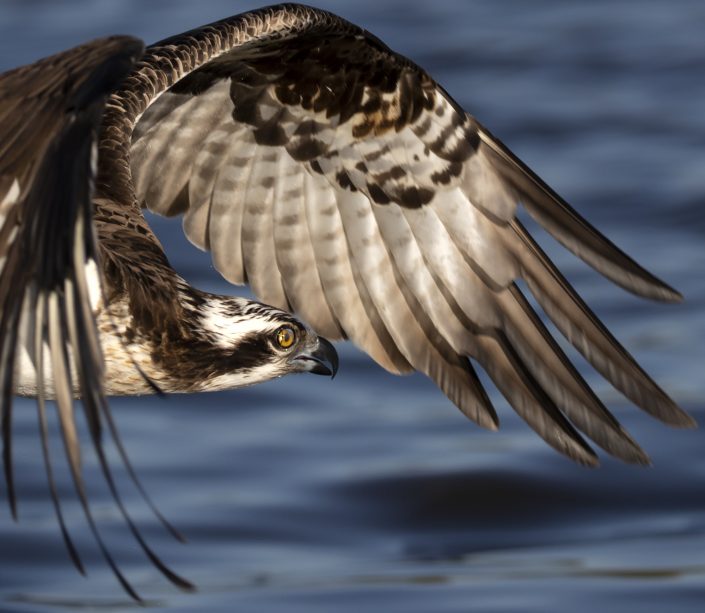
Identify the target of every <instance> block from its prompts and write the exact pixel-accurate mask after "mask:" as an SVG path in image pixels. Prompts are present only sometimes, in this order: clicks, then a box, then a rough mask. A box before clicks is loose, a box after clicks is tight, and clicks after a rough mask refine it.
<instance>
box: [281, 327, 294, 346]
mask: <svg viewBox="0 0 705 613" xmlns="http://www.w3.org/2000/svg"><path fill="white" fill-rule="evenodd" d="M295 340H296V332H294V329H293V328H290V327H289V326H282V327H281V328H279V330H277V344H278V345H279V346H280V347H281V348H282V349H289V347H291V346H292V345H293V344H294V341H295Z"/></svg>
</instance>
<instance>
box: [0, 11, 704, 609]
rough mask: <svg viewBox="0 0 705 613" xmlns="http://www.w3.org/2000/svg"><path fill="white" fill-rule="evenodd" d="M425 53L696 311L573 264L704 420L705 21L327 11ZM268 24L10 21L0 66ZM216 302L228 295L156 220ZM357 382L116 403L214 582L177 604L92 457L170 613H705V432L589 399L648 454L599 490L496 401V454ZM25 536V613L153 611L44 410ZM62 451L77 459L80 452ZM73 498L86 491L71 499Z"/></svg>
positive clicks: (459, 428) (436, 400)
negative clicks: (83, 493)
mask: <svg viewBox="0 0 705 613" xmlns="http://www.w3.org/2000/svg"><path fill="white" fill-rule="evenodd" d="M318 4H319V6H322V7H324V8H329V9H332V10H334V11H336V12H338V13H340V14H342V15H344V16H346V17H348V18H349V19H351V20H353V21H355V22H357V23H359V24H361V25H363V26H365V27H367V28H368V29H370V30H372V31H373V32H374V33H376V34H377V35H379V36H380V37H382V38H383V39H384V40H385V41H386V42H388V43H389V44H390V45H391V46H393V47H394V48H396V49H397V50H399V51H401V52H403V53H405V54H406V55H408V56H410V57H412V58H413V59H414V60H416V61H417V62H418V63H420V64H421V65H422V66H424V67H426V68H427V69H428V70H429V71H431V72H432V74H433V75H434V76H435V77H436V78H437V79H438V80H439V81H440V82H441V83H442V84H443V85H444V86H445V87H446V88H447V89H448V91H449V92H451V93H452V94H453V95H454V96H455V97H456V98H457V100H458V101H459V102H460V103H461V104H462V105H463V106H464V107H465V108H467V109H468V110H469V111H471V112H472V113H473V114H475V115H476V116H477V117H478V118H479V119H480V120H481V121H482V122H483V123H484V124H485V125H487V126H488V127H489V128H490V129H491V130H492V131H493V132H494V133H496V134H497V135H498V136H500V137H501V138H502V139H503V140H504V141H505V142H506V144H507V145H508V146H510V147H511V148H512V149H513V150H515V151H516V152H517V153H518V154H519V155H520V156H521V157H522V158H523V159H524V160H525V161H527V162H528V163H529V164H530V165H531V166H532V167H533V168H534V169H535V170H536V171H537V172H538V173H539V174H540V175H541V176H542V177H544V178H545V179H546V180H547V181H548V182H549V183H550V184H551V185H553V186H554V187H555V188H556V189H557V190H558V191H559V192H560V193H562V194H563V195H564V196H565V197H566V198H568V200H570V202H571V203H573V204H574V205H575V206H576V207H577V208H578V209H579V210H580V211H581V212H582V213H583V214H584V215H586V216H587V217H588V218H589V219H591V220H592V221H593V222H594V223H596V224H597V225H598V226H599V227H600V228H601V229H602V230H603V231H604V232H606V233H607V234H608V235H609V236H610V237H611V238H613V239H614V240H616V241H617V242H618V243H619V244H620V245H621V246H622V247H623V248H625V249H626V250H627V251H628V252H630V253H631V254H632V255H633V256H635V257H636V258H637V259H638V260H640V261H641V262H642V263H644V264H645V265H647V266H648V267H649V268H650V269H651V270H653V271H654V272H655V273H656V274H658V275H659V276H661V277H663V278H665V279H666V280H667V281H668V282H669V283H671V284H673V285H674V286H675V287H677V288H678V289H679V290H681V291H682V292H683V293H684V295H685V296H686V301H685V303H684V304H683V305H680V306H672V305H671V306H666V305H658V304H649V303H647V302H644V301H641V300H639V299H636V298H634V297H632V296H630V295H627V294H625V293H624V292H622V291H621V290H619V289H617V288H615V287H613V286H611V285H610V284H609V283H608V282H607V281H605V280H603V279H601V278H600V277H599V276H598V275H596V274H594V273H593V272H591V271H590V270H588V269H587V268H586V267H585V266H584V265H583V264H582V263H581V262H579V261H578V260H576V259H575V258H573V257H572V256H570V255H567V254H565V253H564V252H562V250H561V249H560V248H557V247H555V245H554V244H552V243H551V242H550V241H547V242H545V245H546V247H547V248H548V249H549V251H550V252H551V254H553V255H554V256H555V258H556V259H557V260H558V261H559V263H560V265H561V267H562V268H563V270H565V271H566V273H567V275H568V276H569V278H570V279H571V280H572V281H573V282H574V283H575V285H576V286H577V287H578V288H579V290H580V291H581V293H582V294H583V295H584V297H585V298H586V299H587V300H588V302H590V303H591V304H592V305H593V307H594V308H595V310H596V311H597V312H598V314H599V315H600V316H601V317H602V318H603V319H604V321H605V322H606V323H607V324H608V325H609V326H610V327H611V328H612V329H613V330H614V331H615V333H616V334H617V336H618V337H619V338H620V339H621V340H622V341H623V342H624V343H625V344H626V346H627V347H628V348H629V349H630V350H631V351H632V352H633V353H634V354H635V355H636V356H637V357H638V359H639V360H640V361H641V363H642V364H643V365H644V366H645V367H646V369H647V370H648V371H649V372H650V373H651V374H652V375H653V376H654V377H655V378H656V379H657V381H659V382H660V383H661V384H662V385H663V386H664V387H665V388H666V389H667V390H668V391H669V392H670V393H671V394H672V395H673V397H674V398H675V399H676V400H677V401H679V402H680V403H681V405H682V406H683V407H684V408H686V409H687V410H689V411H690V412H691V413H692V414H693V415H694V416H695V417H696V418H697V419H699V420H700V422H701V423H702V422H705V405H704V403H703V398H705V377H703V365H705V348H704V347H705V345H704V343H703V339H705V283H703V279H704V276H705V275H704V273H703V270H705V214H704V213H703V210H702V209H703V205H704V204H705V113H704V112H703V108H705V35H704V33H705V3H703V2H702V0H676V1H670V2H661V1H659V0H643V1H641V2H637V1H633V2H632V1H628V0H617V1H606V0H605V1H593V2H566V1H555V2H549V1H547V0H543V1H539V0H535V1H534V2H531V3H529V2H524V1H520V0H514V1H506V2H496V1H491V0H477V1H474V2H469V1H461V0H456V1H446V2H440V1H437V2H433V3H431V2H426V1H424V0H413V1H412V0H405V1H403V2H402V1H393V2H385V3H381V2H372V1H370V0H357V1H352V0H349V1H347V0H346V1H341V2H332V1H330V2H319V3H318ZM254 6H256V4H255V3H253V2H237V1H235V0H230V1H224V0H217V1H210V2H192V1H176V0H170V1H156V0H152V1H151V2H138V1H137V0H129V1H127V0H122V1H120V2H116V1H115V2H114V1H110V0H99V1H95V2H88V1H79V0H63V1H62V2H55V1H50V0H46V1H39V0H33V1H28V0H22V1H20V0H3V2H2V4H0V68H1V69H6V68H10V67H12V66H14V65H16V64H19V63H23V62H28V61H31V60H33V59H37V58H39V57H41V56H43V55H46V54H48V53H50V52H53V51H57V50H60V49H62V48H65V47H68V46H70V45H73V44H76V43H79V42H82V41H84V40H86V39H89V38H93V37H96V36H98V35H103V34H106V33H117V32H120V33H132V34H135V35H138V36H140V37H142V38H144V39H145V40H147V41H154V40H157V39H160V38H162V37H165V36H167V35H170V34H173V33H176V32H180V31H183V30H186V29H189V28H191V27H194V26H197V25H200V24H202V23H206V22H209V21H212V20H215V19H218V18H221V17H225V16H227V15H230V14H233V13H237V12H240V11H241V10H245V9H247V8H251V7H254ZM155 225H156V226H157V228H158V230H159V233H160V236H162V237H163V239H164V242H165V244H166V245H167V252H168V254H169V256H170V258H171V259H172V261H173V263H174V264H175V266H176V268H177V269H179V270H180V271H181V272H182V273H183V274H184V275H185V276H186V277H187V278H188V279H189V280H190V281H191V282H193V283H195V284H197V285H199V286H200V287H203V288H207V289H215V290H218V291H223V292H228V291H231V290H230V289H229V288H228V287H227V286H226V284H225V283H224V282H223V281H221V280H220V278H219V277H218V276H217V274H215V273H214V272H213V269H212V267H211V266H210V262H209V259H208V257H207V256H201V255H200V254H199V253H198V252H197V251H195V250H194V249H193V248H191V247H189V246H188V245H187V244H186V243H185V241H184V240H183V239H182V238H180V236H179V227H178V224H170V223H166V222H163V221H155ZM340 353H341V360H342V365H341V369H340V373H339V376H338V377H337V378H336V380H335V381H333V382H330V381H328V380H325V379H322V378H313V377H305V376H299V377H290V378H288V379H285V380H281V381H277V382H275V383H272V384H267V385H263V386H259V387H257V388H253V389H248V390H244V391H239V392H232V393H219V394H211V395H207V396H204V395H201V396H179V397H171V398H168V399H158V398H144V399H140V398H137V399H118V400H115V401H114V402H113V403H112V406H113V409H114V412H115V414H116V415H117V416H118V421H119V425H120V427H121V431H122V434H123V439H124V441H125V443H126V445H127V447H128V449H129V451H130V454H131V456H132V458H133V461H134V463H135V465H136V466H137V467H138V470H139V473H140V475H141V476H142V478H143V480H144V481H145V483H146V485H147V487H148V489H149V491H150V492H151V493H152V494H153V496H154V498H155V499H156V500H157V502H158V504H159V506H160V508H161V509H162V510H163V511H164V512H165V513H166V514H167V515H168V517H169V518H170V519H171V520H172V521H173V523H175V524H176V525H177V526H178V527H179V528H180V529H181V530H182V531H183V532H184V533H185V534H186V535H187V537H188V539H189V541H190V542H189V544H188V545H180V544H178V543H175V542H174V541H172V540H171V539H170V538H169V537H168V536H167V535H166V534H165V533H164V531H163V530H162V529H161V528H160V526H159V525H158V524H157V523H156V521H155V520H154V519H153V517H151V516H150V515H149V513H148V511H147V510H146V509H144V508H143V506H142V505H141V504H140V503H139V500H138V498H137V496H136V495H135V494H134V493H133V492H131V490H129V489H128V490H127V494H128V495H127V498H128V500H129V501H130V504H131V507H132V508H133V509H134V513H135V516H136V518H137V519H138V521H139V523H140V525H141V526H142V527H143V529H144V531H145V534H146V535H147V536H148V538H149V541H150V543H151V544H152V545H153V546H154V548H155V549H156V550H157V551H158V552H160V553H161V554H162V555H163V556H164V558H165V559H166V560H168V561H169V562H170V563H171V564H172V565H173V566H174V567H175V568H176V569H177V570H178V571H179V572H181V573H182V574H184V575H185V576H187V577H189V578H190V579H191V580H193V581H195V582H196V583H197V584H198V587H199V591H198V592H197V593H195V594H182V593H180V592H178V591H176V590H174V589H173V588H171V587H170V586H169V585H168V584H166V582H165V581H164V580H163V579H161V577H160V576H159V574H158V573H157V572H156V571H155V570H154V569H153V568H152V567H151V566H150V564H149V563H148V562H146V561H145V559H144V557H143V556H142V555H141V554H140V553H139V551H138V550H137V549H136V548H135V546H134V544H133V543H132V541H131V540H130V538H129V535H127V534H126V531H125V529H124V527H123V526H122V523H121V522H120V520H119V517H118V516H117V513H116V510H115V509H114V507H113V506H112V505H111V503H110V498H109V497H108V495H107V493H106V492H105V488H104V487H103V486H102V485H101V481H100V479H99V478H98V475H97V470H96V466H95V463H94V461H93V460H92V459H91V458H90V457H89V454H87V457H86V472H87V474H88V476H89V479H90V483H91V487H90V489H91V491H92V496H93V499H94V500H95V501H96V504H95V510H96V515H97V516H98V518H99V521H100V524H101V526H102V527H103V529H104V531H105V534H106V537H107V539H108V540H109V542H110V543H111V546H112V549H113V551H114V552H115V554H116V556H117V557H118V558H119V560H120V562H121V564H122V566H123V568H124V569H125V571H126V573H127V574H128V576H129V577H130V579H131V580H132V581H133V582H134V584H135V586H136V587H137V589H138V590H139V591H140V592H141V594H142V595H143V596H144V597H145V598H147V599H148V602H149V604H150V605H152V606H154V608H159V609H164V610H177V609H178V610H184V611H205V610H208V611H233V610H235V611H258V612H265V613H267V612H275V611H276V612H284V611H286V612H290V611H304V612H319V611H320V612H328V611H336V612H338V611H344V612H347V611H349V612H353V611H354V612H357V611H361V610H365V611H375V612H377V611H384V612H392V611H404V612H450V611H483V612H484V611H535V612H545V611H561V612H563V611H570V612H573V611H577V612H582V611H585V612H588V611H590V612H592V611H620V612H625V611H640V612H642V613H643V612H651V611H652V612H660V611H666V610H667V611H669V612H673V611H700V610H702V607H703V603H705V440H704V439H705V436H704V435H703V431H702V430H696V431H687V432H685V431H677V430H672V429H669V428H667V427H664V426H662V425H661V424H659V423H656V422H655V421H654V420H652V419H651V418H649V417H648V416H646V415H645V414H642V413H641V412H639V411H637V410H635V409H634V408H633V407H631V406H629V404H628V402H627V401H625V400H624V399H623V398H622V397H621V396H619V395H618V394H617V393H616V392H614V391H613V390H611V389H610V388H609V386H608V385H607V384H606V383H604V382H603V381H602V380H601V379H600V378H599V377H598V376H596V375H595V374H594V373H593V372H592V371H591V370H590V369H589V368H588V367H587V366H585V365H584V364H583V363H582V362H578V363H579V365H580V368H581V370H582V371H583V372H584V373H585V376H586V377H587V378H588V380H589V381H590V382H591V383H593V384H594V386H595V388H596V390H597V391H598V393H600V395H601V396H602V397H603V398H604V399H605V400H606V401H607V403H608V404H609V406H610V408H612V409H613V410H614V412H615V413H616V414H617V416H618V417H619V419H620V420H622V421H623V422H624V424H625V425H626V427H627V428H628V429H629V430H630V431H631V432H632V434H633V435H634V436H635V437H636V438H637V439H638V440H639V441H640V442H641V443H642V444H643V446H644V447H645V448H646V449H647V451H648V452H649V453H650V454H651V456H652V459H653V461H654V466H653V467H652V468H649V469H644V468H635V467H630V466H625V465H622V464H619V463H618V462H615V461H612V460H610V459H609V458H604V459H603V466H602V468H600V469H597V470H587V469H584V468H580V467H578V466H575V465H573V464H572V463H570V462H569V461H567V460H565V459H563V458H562V457H560V456H558V455H557V454H556V453H555V452H553V451H552V450H551V449H549V448H548V447H546V446H545V445H544V444H543V442H542V441H540V440H539V439H538V438H537V437H536V436H535V435H534V434H533V433H532V432H530V431H529V430H528V428H527V427H525V426H524V425H523V423H522V422H520V421H519V420H518V419H517V418H516V417H515V416H514V415H513V413H512V411H511V410H510V409H509V408H508V407H507V406H506V404H505V403H504V401H503V400H502V399H501V398H500V397H499V396H498V395H497V394H496V393H494V392H493V393H492V397H493V399H494V400H495V402H496V405H497V407H498V409H499V410H500V414H501V417H502V420H503V427H502V430H501V431H500V432H499V433H488V432H484V431H482V430H480V429H479V428H477V427H476V426H474V425H473V424H471V423H469V422H467V420H465V419H464V417H463V416H462V415H461V414H460V413H459V412H458V411H457V410H456V409H455V408H454V407H453V406H452V405H451V404H450V403H449V402H448V401H447V400H446V399H445V398H444V397H443V395H442V394H441V393H440V392H438V391H437V390H436V389H435V387H434V386H433V385H432V384H430V383H429V382H428V381H426V380H425V379H424V378H422V377H408V378H404V379H401V378H394V377H392V376H391V375H388V374H386V373H385V372H383V371H382V370H381V369H380V368H378V367H376V366H375V365H374V364H373V363H372V362H371V361H370V360H369V359H367V358H366V357H365V356H364V355H362V354H360V353H359V352H358V351H356V350H355V349H354V348H353V347H351V346H347V345H343V346H341V347H340ZM17 417H18V419H17V425H16V439H15V441H16V442H15V446H16V451H17V453H16V455H17V460H16V465H17V477H18V481H19V482H20V494H21V500H20V503H21V504H20V519H21V521H20V522H19V524H14V523H13V522H12V521H11V519H10V518H9V513H8V512H7V511H5V510H4V509H2V510H0V610H2V611H55V610H68V611H73V610H79V609H93V608H95V609H98V610H110V611H119V610H122V609H127V608H131V607H133V604H132V603H131V602H130V600H129V599H128V598H127V597H126V596H125V595H124V594H123V592H121V590H120V589H119V587H118V586H117V584H116V582H115V580H114V579H113V577H112V575H111V574H110V572H109V571H108V570H107V569H106V567H105V565H104V564H103V563H102V561H101V560H100V557H99V555H98V553H97V551H96V548H95V546H94V545H93V544H92V541H91V539H90V537H89V534H88V532H87V530H86V529H85V527H84V525H83V522H82V519H81V513H80V509H79V508H78V506H77V505H75V504H72V503H67V507H66V509H67V516H68V521H69V524H70V526H71V527H72V529H73V532H74V534H75V536H76V539H77V541H78V544H79V547H80V548H81V551H82V553H84V555H85V558H86V561H87V564H88V567H89V576H88V578H87V579H85V580H84V579H82V578H81V577H80V576H79V575H78V574H77V573H76V572H75V570H74V569H73V567H72V566H71V565H70V563H69V561H68V558H67V556H66V553H65V551H64V548H63V545H62V542H61V539H60V537H59V532H58V530H57V527H56V523H55V520H54V516H53V512H52V509H51V506H50V503H49V500H48V496H47V493H46V486H45V479H44V475H43V471H42V465H41V458H40V453H39V446H38V443H37V437H36V425H35V418H34V410H33V406H32V403H31V402H29V401H19V402H18V403H17ZM56 451H57V452H60V451H61V449H60V447H59V446H58V445H57V446H56ZM62 491H65V492H66V494H67V497H68V493H69V492H70V488H69V485H68V483H67V482H66V481H64V482H62Z"/></svg>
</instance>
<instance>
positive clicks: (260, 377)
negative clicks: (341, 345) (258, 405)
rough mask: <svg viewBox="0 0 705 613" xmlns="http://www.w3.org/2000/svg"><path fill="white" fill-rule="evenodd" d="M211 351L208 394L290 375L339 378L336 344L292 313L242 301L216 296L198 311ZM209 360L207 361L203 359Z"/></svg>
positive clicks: (206, 379) (206, 382) (205, 386)
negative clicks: (300, 374) (306, 374)
mask: <svg viewBox="0 0 705 613" xmlns="http://www.w3.org/2000/svg"><path fill="white" fill-rule="evenodd" d="M198 310H199V313H200V318H199V328H200V331H201V334H202V335H203V337H204V338H205V339H207V343H208V345H210V346H211V347H212V350H210V351H208V352H207V353H209V354H210V358H209V359H210V362H211V364H212V365H213V366H212V368H211V369H210V372H209V374H208V376H206V377H203V379H204V386H203V389H205V390H216V389H232V388H236V387H242V386H245V385H252V384H254V383H259V382H262V381H266V380H269V379H274V378H277V377H281V376H283V375H287V374H291V373H301V372H310V373H313V374H317V375H328V376H330V377H334V376H335V374H336V372H337V370H338V354H337V352H336V351H335V348H334V347H333V345H332V344H331V343H330V342H329V341H328V340H326V339H325V338H323V337H321V336H318V335H317V334H316V333H315V332H314V331H313V330H312V329H311V328H310V327H309V326H307V325H306V324H304V323H302V322H300V321H299V320H298V319H296V318H295V317H294V316H293V315H291V314H290V313H287V312H286V311H282V310H280V309H276V308H274V307H270V306H267V305H264V304H261V303H259V302H254V301H251V300H246V299H243V298H225V297H220V296H213V297H211V298H210V299H209V300H207V301H206V303H205V304H203V305H201V306H200V307H199V308H198ZM204 357H205V356H204Z"/></svg>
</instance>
